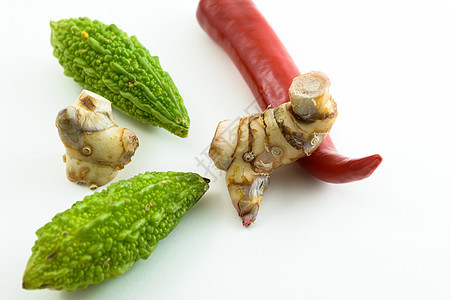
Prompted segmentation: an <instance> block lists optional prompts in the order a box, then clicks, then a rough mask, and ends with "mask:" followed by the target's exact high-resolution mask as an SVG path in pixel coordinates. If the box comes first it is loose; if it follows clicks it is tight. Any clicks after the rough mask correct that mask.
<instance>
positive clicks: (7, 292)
mask: <svg viewBox="0 0 451 300" xmlns="http://www.w3.org/2000/svg"><path fill="white" fill-rule="evenodd" d="M255 2H256V4H257V6H258V7H259V9H260V10H261V12H262V13H263V14H264V15H265V16H266V18H267V19H268V21H269V22H270V24H271V25H272V26H273V28H274V29H275V31H276V32H277V33H278V35H279V37H280V38H281V40H282V42H283V43H284V44H285V45H286V47H287V48H288V51H289V52H290V53H291V55H292V57H293V59H294V60H295V62H296V64H297V65H298V67H299V68H300V70H301V72H308V71H310V70H321V71H324V72H325V73H326V74H328V76H329V78H330V79H331V82H332V86H331V94H332V95H333V97H334V98H335V100H336V101H337V103H338V108H339V117H338V120H337V122H336V123H335V125H334V128H333V130H332V136H333V139H334V141H335V143H336V146H337V148H339V149H340V151H341V152H343V153H344V154H347V155H349V156H355V157H359V156H364V155H369V154H373V153H380V154H381V155H382V156H383V158H384V161H383V162H382V164H381V166H380V167H379V169H378V170H376V172H375V173H374V174H373V176H372V177H370V178H368V179H366V180H364V181H361V182H356V183H351V184H345V185H331V184H326V183H322V182H320V181H318V180H316V179H314V178H312V177H311V176H310V175H309V174H307V173H306V172H304V171H303V170H302V169H300V167H298V166H297V165H292V166H286V167H283V168H281V169H278V170H277V171H275V172H274V173H273V175H272V177H271V184H270V187H269V189H268V191H267V193H266V194H265V196H264V199H263V203H262V206H261V210H260V213H259V216H258V218H257V221H256V223H255V224H254V225H252V226H251V227H250V228H243V227H242V226H241V223H240V219H239V218H238V216H237V215H236V212H235V210H234V209H233V207H232V205H231V203H230V201H229V199H228V194H227V192H226V186H225V184H224V182H223V179H224V176H223V174H221V173H220V172H219V171H217V170H216V169H214V168H207V169H206V168H203V167H202V165H200V164H199V161H201V162H202V163H204V164H205V165H208V164H209V161H208V159H207V157H206V156H205V152H204V151H205V150H206V148H207V147H208V145H209V143H210V141H211V138H212V136H213V134H214V131H215V127H216V124H217V123H218V122H219V121H221V120H223V119H230V118H235V117H238V116H242V115H244V114H245V112H244V111H245V110H246V109H247V108H248V107H249V106H251V107H253V106H252V103H253V101H254V100H253V96H252V94H251V93H250V91H249V89H248V87H247V86H246V84H245V82H244V80H243V79H242V78H241V76H240V74H239V72H238V71H237V70H236V68H235V66H234V65H233V64H232V62H231V60H230V59H229V58H228V57H227V55H226V54H225V53H224V52H223V51H222V50H221V49H220V48H219V47H218V46H216V45H215V44H214V43H213V42H212V41H211V40H210V39H209V38H208V36H207V35H206V34H205V33H204V32H203V31H202V29H201V28H200V27H199V25H198V24H197V21H196V18H195V11H196V7H197V1H195V0H190V1H187V0H178V1H175V0H167V1H162V0H159V1H151V0H147V1H129V2H127V1H121V2H119V1H118V2H114V1H71V2H63V1H19V0H17V1H8V2H4V3H2V8H1V11H0V25H1V26H0V28H1V29H2V30H1V37H0V40H1V42H0V43H1V47H0V51H1V52H0V66H1V70H0V82H1V84H2V93H1V100H0V101H1V110H0V113H1V117H0V125H1V128H2V134H1V137H2V138H1V147H0V157H1V167H0V168H1V169H0V170H1V171H0V176H1V178H0V199H1V201H0V264H1V268H0V298H2V299H74V300H75V299H140V298H143V299H144V298H146V299H250V298H252V299H436V300H437V299H451V285H450V282H451V234H450V229H451V196H450V192H449V191H450V190H449V185H450V183H449V181H450V179H451V176H450V171H449V170H450V168H451V163H450V158H449V147H448V145H449V142H448V140H449V138H448V136H449V134H450V129H451V125H450V120H449V118H450V111H451V99H450V98H451V97H450V86H451V75H450V71H451V2H449V1H448V0H442V1H439V0H430V1H400V0H398V1H397V0H380V1H358V0H354V1H351V0H340V1H332V0H331V1H326V0H323V1H321V0H316V1H303V0H302V1H301V0H290V1H289V0H279V1H269V0H255ZM79 16H88V17H90V18H92V19H98V20H101V21H103V22H104V23H107V24H109V23H115V24H117V25H118V27H119V28H121V29H123V30H124V31H126V32H127V33H129V34H130V35H136V36H137V37H138V39H139V40H140V41H141V43H143V44H144V45H145V46H146V47H147V48H148V49H149V51H150V52H151V54H153V55H158V56H159V57H160V60H161V64H162V66H163V68H164V69H165V70H167V71H168V72H169V73H170V74H171V76H172V78H173V79H174V81H175V83H176V85H177V86H178V88H179V90H180V93H181V95H182V97H183V98H184V101H185V104H186V107H187V109H188V111H189V114H190V117H191V128H190V134H189V137H188V138H187V139H181V138H178V137H176V136H174V135H171V134H170V133H168V132H166V131H165V130H162V129H159V128H152V127H150V126H147V125H142V124H140V123H138V122H136V121H134V120H132V119H130V118H128V117H125V116H123V115H121V114H120V113H119V112H117V111H116V112H115V118H116V120H117V122H118V124H119V125H120V126H122V127H127V128H130V129H132V130H133V131H134V132H135V133H136V134H137V135H138V137H139V139H140V147H139V149H138V151H137V153H136V155H135V156H134V158H133V160H132V162H131V163H130V164H129V165H128V166H127V167H126V168H125V169H124V170H123V171H121V173H119V176H118V177H117V178H116V179H115V181H117V180H120V179H126V178H130V177H132V176H134V175H136V174H137V173H140V172H145V171H152V170H158V171H166V170H177V171H194V172H198V173H200V174H202V175H203V176H206V177H210V178H211V179H215V178H217V179H216V180H212V183H211V188H210V190H209V191H208V193H207V194H206V195H205V196H204V197H203V198H202V200H201V201H200V202H199V203H198V204H197V205H196V206H195V207H194V208H192V210H190V211H189V212H188V213H187V215H186V216H185V217H184V219H183V220H182V222H181V223H180V225H179V226H178V227H177V228H176V229H175V230H174V231H173V232H172V233H171V234H170V235H169V237H167V238H166V239H164V240H163V241H161V242H160V244H159V246H158V247H157V248H156V250H155V251H154V253H153V254H152V255H151V256H150V258H149V259H148V260H146V261H140V262H138V263H137V264H136V265H135V266H134V267H133V268H132V269H131V270H130V271H129V272H127V273H125V274H124V275H121V276H119V277H117V278H116V279H113V280H110V281H107V282H104V283H102V284H100V285H98V286H91V287H89V288H87V289H85V290H80V291H75V292H71V293H68V292H58V291H48V290H40V291H25V290H22V288H21V284H22V274H23V271H24V269H25V265H26V262H27V260H28V258H29V256H30V254H31V250H30V249H31V247H32V245H33V244H34V241H35V238H36V237H35V234H34V232H35V231H36V230H37V229H38V228H39V227H41V226H42V225H44V224H45V223H46V222H48V221H50V219H51V218H52V217H53V216H54V215H55V214H56V213H58V212H61V211H63V210H65V209H67V208H69V207H70V206H71V205H72V203H74V202H76V201H78V200H81V199H82V198H83V197H84V196H85V195H88V194H90V193H91V191H90V190H89V189H88V188H87V187H86V186H79V185H76V184H74V183H71V182H69V181H68V180H67V179H66V178H65V165H64V164H63V162H62V159H61V156H62V154H63V153H64V147H63V145H62V143H61V142H60V140H59V138H58V134H57V130H56V128H55V125H54V120H55V117H56V114H57V113H58V111H59V110H60V109H62V108H63V107H65V106H67V105H71V104H72V103H73V102H74V101H75V100H76V98H77V97H78V95H79V93H80V91H81V87H80V86H78V85H77V84H76V83H75V82H74V81H73V80H72V79H70V78H68V77H65V76H64V75H63V69H62V67H61V66H60V65H59V64H58V62H57V60H56V59H55V58H54V57H53V56H52V48H51V46H50V26H49V21H50V20H59V19H62V18H69V17H79ZM256 111H257V110H256V109H253V111H252V112H256Z"/></svg>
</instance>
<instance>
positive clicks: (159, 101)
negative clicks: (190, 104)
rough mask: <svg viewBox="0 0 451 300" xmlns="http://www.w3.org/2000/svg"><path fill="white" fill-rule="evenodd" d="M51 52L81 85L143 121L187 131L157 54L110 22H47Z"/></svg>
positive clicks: (186, 119)
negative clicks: (153, 54)
mask: <svg viewBox="0 0 451 300" xmlns="http://www.w3.org/2000/svg"><path fill="white" fill-rule="evenodd" d="M50 27H51V29H52V33H51V40H50V41H51V44H52V46H53V55H54V56H55V57H56V58H58V61H59V63H60V64H61V65H62V66H63V67H64V74H65V75H67V76H69V77H72V78H73V79H74V80H75V81H76V82H78V83H79V84H81V85H82V86H83V88H84V89H87V90H90V91H92V92H95V93H97V94H99V95H101V96H103V97H105V98H107V99H108V100H110V101H111V102H112V104H113V106H114V107H115V108H117V109H118V110H120V111H122V112H124V113H125V114H127V115H129V116H131V117H133V118H135V119H136V120H138V121H141V122H143V123H151V124H152V125H154V126H160V127H163V128H165V129H166V130H168V131H170V132H172V133H174V134H176V135H178V136H180V137H186V136H187V135H188V128H189V123H190V121H189V117H188V113H187V111H186V108H185V106H184V104H183V100H182V98H181V96H180V94H179V92H178V90H177V87H176V86H175V84H174V82H173V81H172V79H171V77H170V76H169V74H168V73H167V72H165V71H163V69H162V68H161V65H160V61H159V59H158V57H157V56H151V55H150V53H149V51H148V50H147V49H146V48H145V47H144V46H143V45H142V44H141V43H140V42H139V41H138V39H137V38H136V36H131V37H129V36H128V35H127V34H126V33H125V32H123V31H122V30H121V29H119V28H118V27H117V26H116V25H114V24H111V25H105V24H103V23H101V22H99V21H97V20H94V21H92V20H90V19H89V18H78V19H63V20H60V21H58V22H54V21H51V22H50Z"/></svg>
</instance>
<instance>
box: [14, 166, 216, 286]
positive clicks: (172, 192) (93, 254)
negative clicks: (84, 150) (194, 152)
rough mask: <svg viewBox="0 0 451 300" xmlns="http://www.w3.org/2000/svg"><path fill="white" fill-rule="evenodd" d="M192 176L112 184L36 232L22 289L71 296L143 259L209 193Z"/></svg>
mask: <svg viewBox="0 0 451 300" xmlns="http://www.w3.org/2000/svg"><path fill="white" fill-rule="evenodd" d="M208 182H209V180H208V179H206V178H203V177H201V176H199V175H197V174H194V173H181V172H147V173H144V174H139V175H137V176H135V177H133V178H131V179H128V180H122V181H118V182H116V183H113V184H111V185H110V186H109V187H108V188H106V189H105V190H103V191H101V192H96V193H94V194H92V195H89V196H86V197H85V198H84V199H83V200H82V201H79V202H77V203H75V204H74V205H73V206H72V207H71V208H70V209H68V210H66V211H64V212H62V213H59V214H57V215H55V217H54V218H53V219H52V221H51V222H49V223H47V224H46V225H44V226H43V227H41V228H40V229H38V230H37V231H36V235H37V236H38V240H37V241H36V242H35V245H34V246H33V248H32V255H31V257H30V259H29V261H28V263H27V266H26V269H25V272H24V276H23V288H25V289H42V288H49V289H55V290H62V289H64V290H68V291H71V290H75V289H82V288H86V287H87V286H88V285H91V284H98V283H100V282H102V281H105V280H108V279H111V278H114V277H116V276H117V275H120V274H122V273H124V272H126V271H127V270H129V269H130V268H131V267H132V266H133V264H135V263H136V262H137V261H138V260H139V259H147V258H148V257H149V255H150V254H151V253H152V251H153V250H154V249H155V247H156V246H157V244H158V241H160V240H161V239H163V238H165V237H166V236H167V235H168V234H169V233H170V232H171V231H172V230H173V229H174V228H175V226H176V225H177V224H178V223H179V222H180V220H181V219H182V217H183V216H184V214H185V213H186V211H187V210H189V209H190V208H191V207H192V206H193V205H194V204H195V203H196V202H197V201H198V200H199V199H200V198H201V197H202V195H204V193H205V192H206V191H207V189H208Z"/></svg>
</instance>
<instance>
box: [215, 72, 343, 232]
mask: <svg viewBox="0 0 451 300" xmlns="http://www.w3.org/2000/svg"><path fill="white" fill-rule="evenodd" d="M329 86H330V82H329V79H328V78H327V76H326V75H325V74H323V73H321V72H310V73H307V74H303V75H299V76H297V77H295V78H294V79H293V82H292V84H291V87H290V89H289V91H288V92H289V96H290V100H291V102H288V103H284V104H282V105H280V106H278V107H276V108H268V109H267V110H265V111H264V112H261V113H257V114H254V115H251V116H248V117H243V118H241V119H236V120H226V121H222V122H220V123H219V124H218V127H217V129H216V133H215V136H214V138H213V141H212V143H211V146H210V150H209V155H210V157H211V158H212V160H213V161H214V163H215V165H216V167H217V168H219V169H221V170H224V171H226V183H227V187H228V190H229V195H230V198H231V200H232V203H233V205H234V207H235V209H236V210H237V212H238V214H239V215H240V216H241V218H242V221H243V225H244V226H248V225H250V224H251V223H253V222H254V221H255V218H256V216H257V213H258V209H259V207H260V202H261V199H262V197H263V193H264V192H265V191H266V189H267V187H268V184H269V174H270V173H271V172H272V170H274V169H276V168H278V167H280V166H282V165H286V164H290V163H292V162H294V161H296V160H298V159H299V158H301V157H304V156H308V155H310V154H311V153H313V151H315V150H316V148H318V146H319V145H320V144H321V142H322V141H323V139H324V137H325V136H326V135H327V134H328V133H329V131H330V129H331V127H332V125H333V123H334V121H335V119H336V117H337V105H336V103H335V101H334V100H333V99H332V98H331V96H330V95H329Z"/></svg>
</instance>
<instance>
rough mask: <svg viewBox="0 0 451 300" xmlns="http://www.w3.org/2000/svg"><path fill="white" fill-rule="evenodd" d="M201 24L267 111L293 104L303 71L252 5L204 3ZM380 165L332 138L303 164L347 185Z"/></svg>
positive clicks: (220, 0)
mask: <svg viewBox="0 0 451 300" xmlns="http://www.w3.org/2000/svg"><path fill="white" fill-rule="evenodd" d="M197 20H198V21H199V24H200V26H201V27H202V28H203V29H204V30H205V32H206V33H207V34H208V35H209V36H210V38H212V39H213V40H214V41H215V42H216V43H217V44H219V45H220V46H221V47H222V48H223V49H224V50H225V51H226V53H227V54H228V55H229V56H230V58H231V59H232V61H233V62H234V63H235V65H236V67H237V68H238V69H239V71H240V73H241V75H242V76H243V77H244V79H245V80H246V83H247V85H248V86H249V87H250V89H251V90H252V93H253V94H254V97H255V98H256V100H257V102H258V104H259V106H260V108H261V109H262V110H264V109H266V108H267V107H268V106H271V107H277V106H279V105H280V104H282V103H284V102H287V101H290V98H289V97H288V89H289V87H290V85H291V82H292V80H293V78H294V77H296V76H297V75H299V74H300V72H299V70H298V68H297V67H296V65H295V63H294V61H293V59H292V58H291V56H290V55H289V54H288V52H287V50H286V49H285V47H284V45H283V44H282V42H281V41H280V40H279V38H278V37H277V35H276V33H275V32H274V30H273V29H272V28H271V26H270V25H269V24H268V22H267V21H266V20H265V18H264V17H263V15H262V14H261V13H260V12H259V11H258V9H257V7H256V6H255V5H254V3H253V2H252V1H251V0H240V1H238V0H200V2H199V7H198V9H197ZM381 161H382V157H381V156H380V155H379V154H375V155H371V156H368V157H363V158H359V159H353V158H349V157H345V156H343V155H341V154H340V153H338V152H337V150H336V149H335V146H334V144H333V142H332V139H331V138H330V136H329V135H328V136H327V137H326V138H325V139H324V141H323V142H322V143H321V145H320V146H319V147H318V149H317V150H316V151H315V152H313V154H312V155H310V156H307V157H305V158H301V159H299V160H298V163H299V164H300V165H301V166H302V167H304V169H305V170H307V171H308V172H309V173H310V174H312V175H313V176H315V177H317V178H318V179H321V180H323V181H326V182H330V183H346V182H352V181H356V180H361V179H364V178H366V177H368V176H370V175H371V174H372V173H373V172H374V170H376V168H377V166H379V164H380V163H381Z"/></svg>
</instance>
